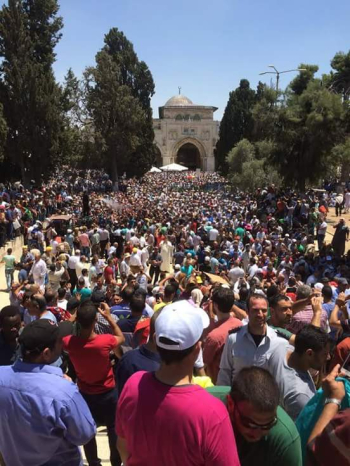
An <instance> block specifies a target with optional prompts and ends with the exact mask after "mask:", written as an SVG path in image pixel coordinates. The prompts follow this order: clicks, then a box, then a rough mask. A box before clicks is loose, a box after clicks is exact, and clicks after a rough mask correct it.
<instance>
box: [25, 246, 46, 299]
mask: <svg viewBox="0 0 350 466" xmlns="http://www.w3.org/2000/svg"><path fill="white" fill-rule="evenodd" d="M46 273H47V268H46V264H45V261H43V260H42V259H41V254H40V253H35V255H34V264H33V265H32V268H31V271H30V272H29V276H32V277H33V280H34V283H35V284H36V285H38V286H39V287H40V291H44V290H45V277H46Z"/></svg>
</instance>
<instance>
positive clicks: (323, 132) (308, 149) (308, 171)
mask: <svg viewBox="0 0 350 466" xmlns="http://www.w3.org/2000/svg"><path fill="white" fill-rule="evenodd" d="M293 88H294V89H297V92H293V91H291V92H290V93H289V95H288V97H287V101H286V104H285V105H284V106H282V107H281V108H280V109H279V113H278V122H277V124H276V126H275V134H274V143H275V150H274V151H273V153H272V156H271V160H272V161H273V162H274V164H275V165H276V166H277V167H278V170H279V172H280V174H281V176H283V178H284V180H285V182H286V183H288V184H293V185H294V184H296V185H297V186H298V188H299V189H300V190H301V191H304V190H305V186H306V183H315V182H318V181H319V180H320V179H321V178H322V177H323V176H324V175H325V173H326V172H327V169H328V167H329V164H330V163H332V156H331V152H332V148H333V147H334V145H335V144H337V143H338V142H339V141H341V140H342V138H343V129H342V128H343V120H344V108H343V105H342V102H341V98H340V96H339V95H336V94H333V93H331V92H330V91H328V90H327V89H325V88H324V87H323V86H322V82H321V81H320V80H318V79H313V80H310V81H309V83H308V85H307V88H306V89H305V90H304V91H303V92H302V93H301V94H299V92H300V87H299V86H298V87H294V86H293Z"/></svg>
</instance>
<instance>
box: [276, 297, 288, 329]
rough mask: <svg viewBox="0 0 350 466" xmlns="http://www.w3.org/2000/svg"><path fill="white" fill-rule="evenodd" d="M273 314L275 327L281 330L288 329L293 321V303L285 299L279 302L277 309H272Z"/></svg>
mask: <svg viewBox="0 0 350 466" xmlns="http://www.w3.org/2000/svg"><path fill="white" fill-rule="evenodd" d="M271 314H272V316H273V317H274V321H275V325H276V326H278V327H281V328H284V327H286V326H287V325H288V324H289V323H290V321H291V320H292V316H293V311H292V301H290V300H289V299H284V300H282V301H279V302H278V303H277V305H276V307H275V308H271Z"/></svg>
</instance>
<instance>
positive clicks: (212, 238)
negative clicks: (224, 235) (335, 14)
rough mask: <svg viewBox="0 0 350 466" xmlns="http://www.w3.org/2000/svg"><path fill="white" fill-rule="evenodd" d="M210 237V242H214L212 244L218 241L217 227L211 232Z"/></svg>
mask: <svg viewBox="0 0 350 466" xmlns="http://www.w3.org/2000/svg"><path fill="white" fill-rule="evenodd" d="M208 236H209V241H212V242H214V241H216V240H217V239H218V236H219V230H217V228H216V225H214V226H213V228H212V229H211V230H209V233H208Z"/></svg>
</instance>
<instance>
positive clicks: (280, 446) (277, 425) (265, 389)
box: [207, 367, 302, 466]
mask: <svg viewBox="0 0 350 466" xmlns="http://www.w3.org/2000/svg"><path fill="white" fill-rule="evenodd" d="M207 391H208V392H209V393H211V394H212V395H213V396H215V397H216V398H219V399H221V400H222V401H223V402H224V403H225V404H226V407H227V410H228V412H229V414H230V418H231V423H232V428H233V430H234V433H235V437H236V443H237V449H238V456H239V459H240V462H241V466H302V456H301V445H300V437H299V433H298V431H297V428H296V427H295V425H294V422H293V421H292V419H291V418H290V417H289V416H288V414H287V413H286V412H285V411H284V410H283V409H282V408H281V407H280V406H278V401H279V390H278V386H277V384H276V381H275V380H274V378H273V377H272V375H271V374H270V373H269V372H268V371H266V370H265V369H262V368H260V367H246V368H244V369H242V370H241V371H240V372H239V374H238V375H237V377H235V379H234V381H233V383H232V387H231V388H230V387H223V386H221V387H220V386H216V387H210V388H207Z"/></svg>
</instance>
